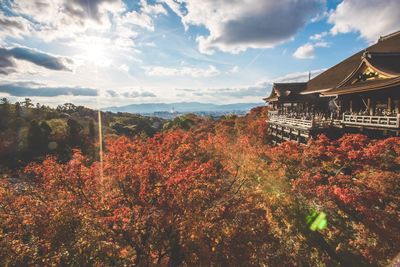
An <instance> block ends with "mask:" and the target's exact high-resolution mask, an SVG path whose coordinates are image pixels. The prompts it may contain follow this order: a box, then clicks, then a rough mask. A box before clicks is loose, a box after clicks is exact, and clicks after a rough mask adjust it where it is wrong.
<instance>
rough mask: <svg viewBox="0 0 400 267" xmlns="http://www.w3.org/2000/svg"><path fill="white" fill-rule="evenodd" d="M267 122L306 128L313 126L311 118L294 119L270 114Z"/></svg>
mask: <svg viewBox="0 0 400 267" xmlns="http://www.w3.org/2000/svg"><path fill="white" fill-rule="evenodd" d="M269 123H276V124H281V125H290V126H297V127H301V128H306V129H309V128H312V127H313V126H314V122H313V120H305V119H295V118H288V117H285V116H271V117H269Z"/></svg>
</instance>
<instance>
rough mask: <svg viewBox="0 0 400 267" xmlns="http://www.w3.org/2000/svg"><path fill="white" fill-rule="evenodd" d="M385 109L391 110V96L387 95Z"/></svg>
mask: <svg viewBox="0 0 400 267" xmlns="http://www.w3.org/2000/svg"><path fill="white" fill-rule="evenodd" d="M387 109H388V111H389V112H392V98H391V97H390V96H389V97H388V101H387Z"/></svg>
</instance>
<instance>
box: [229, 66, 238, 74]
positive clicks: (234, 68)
mask: <svg viewBox="0 0 400 267" xmlns="http://www.w3.org/2000/svg"><path fill="white" fill-rule="evenodd" d="M239 70H240V68H239V66H234V67H232V69H230V70H229V71H228V73H238V72H239Z"/></svg>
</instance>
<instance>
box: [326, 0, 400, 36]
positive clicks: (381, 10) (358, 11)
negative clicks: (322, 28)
mask: <svg viewBox="0 0 400 267" xmlns="http://www.w3.org/2000/svg"><path fill="white" fill-rule="evenodd" d="M399 18H400V1H398V0H385V1H382V0H349V1H343V2H342V3H340V4H339V5H338V6H337V8H336V10H334V11H333V12H332V13H331V14H330V15H329V18H328V21H329V22H330V23H331V24H333V28H332V29H331V33H332V34H333V35H335V34H338V33H349V32H359V33H360V35H361V37H363V38H364V39H366V40H368V41H370V42H373V41H376V40H377V39H378V38H379V37H380V36H382V35H386V34H389V33H392V32H395V31H398V30H399V29H400V19H399Z"/></svg>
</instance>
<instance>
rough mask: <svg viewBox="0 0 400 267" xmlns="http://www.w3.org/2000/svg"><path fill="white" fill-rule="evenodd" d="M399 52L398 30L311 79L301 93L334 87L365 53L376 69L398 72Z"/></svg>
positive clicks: (349, 72)
mask: <svg viewBox="0 0 400 267" xmlns="http://www.w3.org/2000/svg"><path fill="white" fill-rule="evenodd" d="M399 54H400V31H398V32H396V33H393V34H390V35H387V36H385V37H381V38H380V39H379V40H378V42H377V43H376V44H374V45H372V46H370V47H368V48H366V49H365V50H363V51H360V52H358V53H356V54H354V55H352V56H350V57H349V58H347V59H345V60H343V61H342V62H340V63H339V64H337V65H335V66H333V67H332V68H330V69H328V70H326V71H324V72H323V73H321V74H319V75H318V76H317V77H315V78H313V79H311V80H310V81H309V82H308V83H307V88H306V89H305V90H304V91H303V92H302V94H312V93H318V92H324V91H327V90H331V89H333V88H336V87H337V86H338V85H339V84H340V83H341V82H342V81H343V80H345V79H346V78H347V77H348V76H349V75H350V74H351V73H352V72H353V71H354V70H355V69H356V68H357V67H358V66H359V65H360V63H361V61H362V60H363V58H364V56H365V55H366V56H368V55H369V56H371V57H370V58H368V59H367V60H368V62H370V63H371V64H372V65H376V67H377V68H378V69H381V70H382V71H385V72H387V73H391V74H395V73H396V74H398V73H399V72H400V63H399V60H398V59H400V56H399ZM389 56H390V57H389Z"/></svg>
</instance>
